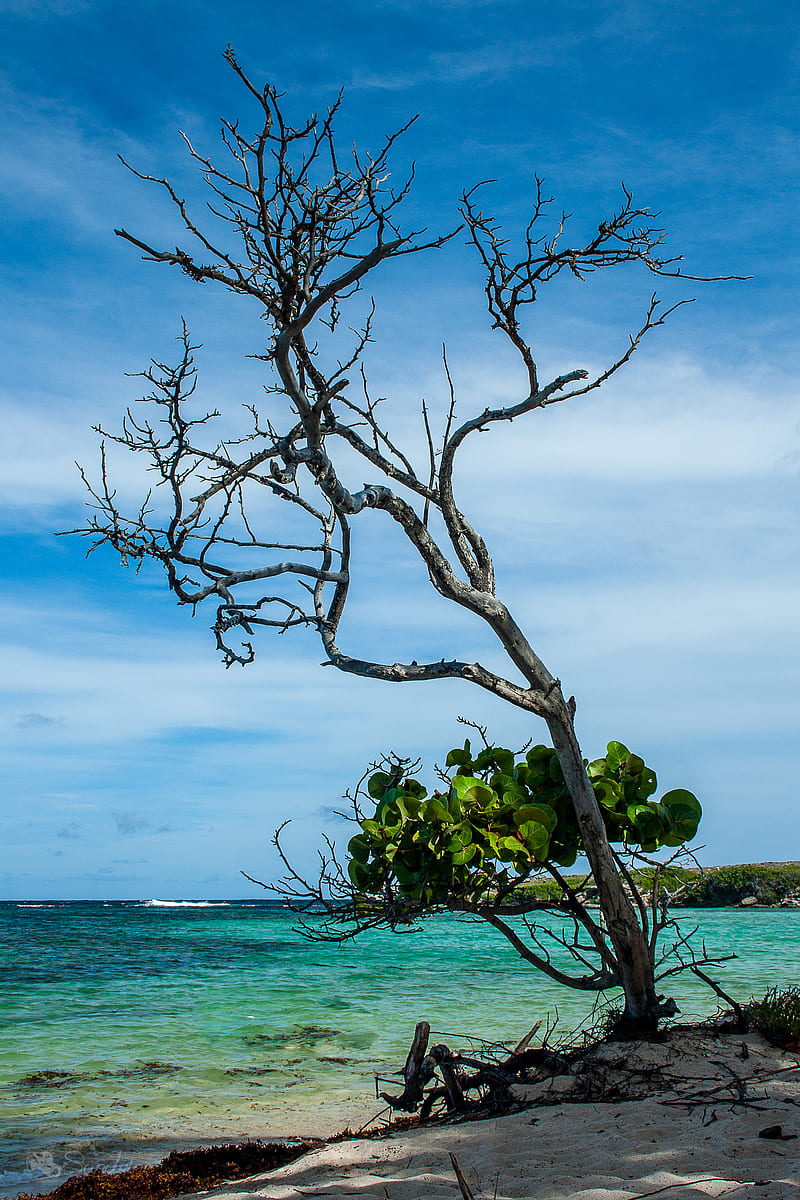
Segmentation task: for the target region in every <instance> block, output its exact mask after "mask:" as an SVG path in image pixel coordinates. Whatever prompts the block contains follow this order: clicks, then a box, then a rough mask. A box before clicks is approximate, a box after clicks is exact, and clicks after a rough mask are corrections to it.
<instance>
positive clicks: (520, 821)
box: [514, 804, 558, 834]
mask: <svg viewBox="0 0 800 1200" xmlns="http://www.w3.org/2000/svg"><path fill="white" fill-rule="evenodd" d="M526 821H536V822H538V824H539V825H542V826H544V828H545V829H546V830H547V832H548V834H551V833H553V832H554V830H555V828H556V825H557V824H558V817H557V816H556V814H555V812H554V811H553V809H552V808H550V806H549V805H547V804H525V805H523V806H522V808H518V809H517V811H516V812H515V813H514V822H515V824H517V825H519V826H520V827H521V826H522V825H524V824H525V822H526Z"/></svg>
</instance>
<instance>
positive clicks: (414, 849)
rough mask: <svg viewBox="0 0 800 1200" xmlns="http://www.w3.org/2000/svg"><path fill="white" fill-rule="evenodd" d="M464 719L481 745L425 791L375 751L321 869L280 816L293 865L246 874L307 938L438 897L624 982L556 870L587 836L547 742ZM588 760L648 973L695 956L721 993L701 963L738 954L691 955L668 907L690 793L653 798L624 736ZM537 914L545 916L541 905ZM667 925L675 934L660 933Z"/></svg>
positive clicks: (387, 917) (666, 971) (349, 929)
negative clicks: (280, 902)
mask: <svg viewBox="0 0 800 1200" xmlns="http://www.w3.org/2000/svg"><path fill="white" fill-rule="evenodd" d="M460 720H461V721H462V723H464V724H466V725H472V726H473V727H474V728H475V729H477V730H478V732H479V734H480V736H481V738H482V740H483V747H482V748H481V749H480V750H478V751H477V752H476V751H475V750H473V748H472V745H471V743H470V739H469V738H467V739H466V741H465V742H464V745H463V747H456V748H454V749H453V750H451V751H450V752H449V754H448V755H447V758H446V761H445V764H444V767H437V768H436V773H437V776H438V783H439V786H437V787H436V789H435V790H434V791H433V792H432V793H430V792H429V790H428V789H427V788H426V787H425V786H424V785H423V784H422V783H421V782H420V780H419V779H418V778H417V775H418V772H419V768H420V765H421V763H420V760H419V759H417V760H410V759H408V758H403V757H399V756H397V755H387V756H384V758H382V759H381V760H379V761H377V762H374V763H372V764H371V765H370V767H369V768H368V770H367V771H366V772H365V774H364V775H363V776H362V777H361V779H360V780H359V782H358V784H357V785H356V787H355V789H354V790H353V791H351V792H348V793H346V799H349V800H350V801H351V805H352V813H351V814H350V815H349V817H348V819H349V820H350V821H351V822H353V823H354V824H355V826H356V830H357V831H356V832H355V835H354V836H353V837H351V838H350V841H349V843H348V847H347V854H348V857H347V860H343V859H342V858H341V857H340V854H339V852H338V851H337V847H336V846H335V844H334V843H333V842H332V841H331V840H330V839H327V849H326V850H323V851H320V858H321V865H320V870H319V874H318V876H317V878H316V879H311V880H309V879H307V878H306V877H304V876H303V875H301V874H300V873H299V872H298V871H297V870H296V869H295V868H294V866H293V865H292V863H291V861H290V859H289V858H288V857H287V855H286V853H285V851H284V848H283V845H282V843H281V834H282V830H283V828H284V826H281V828H280V829H278V831H277V832H276V834H275V838H274V843H275V846H276V848H277V850H278V853H279V855H280V857H281V859H282V861H283V864H284V867H285V868H286V874H285V875H284V876H283V878H281V879H280V880H279V881H278V882H277V883H272V884H268V883H262V882H261V881H260V880H253V882H255V883H260V884H261V886H262V887H265V888H267V889H268V890H270V891H272V892H274V893H277V894H278V895H279V896H280V897H281V898H282V899H284V900H285V901H286V902H287V903H288V905H289V907H290V908H291V909H292V911H293V912H295V913H298V914H300V928H301V929H302V931H303V933H304V934H305V936H306V937H308V938H309V939H311V940H316V941H328V942H331V941H333V942H343V941H347V940H349V939H350V938H353V937H356V936H358V935H359V934H361V933H363V932H364V931H366V930H368V929H375V928H378V927H381V926H383V927H388V928H390V929H398V928H407V927H408V926H409V925H411V924H414V923H417V922H420V921H422V920H423V919H424V918H426V917H428V916H430V915H432V914H433V913H437V912H442V911H445V912H457V913H469V914H472V915H474V916H476V917H479V918H481V919H482V920H484V921H487V922H488V923H489V924H490V925H491V926H492V927H493V928H494V929H495V930H496V931H497V932H498V933H500V934H501V935H502V936H503V937H504V938H506V940H507V941H508V942H509V943H510V944H511V946H512V947H513V948H514V950H515V951H516V952H517V953H518V954H519V955H520V956H521V957H522V958H523V959H524V960H525V961H526V962H528V963H530V964H532V965H533V966H534V967H535V968H536V969H537V970H539V971H541V972H543V974H545V975H547V976H548V977H549V978H550V979H552V980H554V981H555V982H556V983H559V984H561V985H563V986H566V987H570V988H575V989H579V990H582V991H588V992H599V991H604V990H606V989H608V988H612V987H616V986H619V984H620V982H621V980H622V978H623V974H622V971H621V969H620V963H619V960H618V958H617V956H616V952H615V949H614V947H613V945H612V944H611V943H610V939H609V937H608V935H607V931H606V929H605V928H604V923H603V916H602V914H600V915H597V914H595V912H594V911H593V901H596V899H597V891H596V889H595V888H594V887H593V886H592V878H591V875H585V874H584V875H581V874H578V875H573V876H567V875H565V874H564V868H569V867H572V866H573V865H574V863H575V861H576V859H577V858H578V855H579V854H580V853H581V851H582V849H583V847H582V839H581V832H580V828H579V826H578V822H577V820H576V816H575V812H574V808H573V805H572V803H571V797H570V793H569V790H568V788H567V786H566V783H565V780H564V775H563V772H562V770H561V767H560V764H559V761H558V757H557V755H556V752H555V750H554V749H553V748H552V747H549V746H542V745H539V746H533V747H532V748H528V746H525V747H524V748H523V750H522V751H520V752H518V753H517V754H515V753H513V752H512V751H510V750H507V749H505V748H503V747H499V746H494V745H491V744H490V743H489V742H488V740H487V738H486V729H485V727H484V726H481V725H476V724H475V723H474V722H471V721H465V720H464V719H463V718H460ZM526 751H527V753H526ZM585 767H586V771H587V774H588V776H589V778H590V780H591V784H592V788H593V790H594V794H595V797H596V799H597V802H598V805H599V808H600V812H601V815H602V819H603V823H604V826H605V830H606V836H607V838H608V840H609V842H610V843H611V844H612V853H613V855H614V860H615V863H616V865H617V868H618V870H619V873H620V875H621V876H622V879H623V880H624V883H625V885H626V888H627V892H628V896H629V897H630V899H631V900H632V902H633V905H634V910H635V912H636V916H637V919H638V921H639V925H640V927H641V931H642V934H643V936H644V938H645V939H646V942H647V946H648V956H649V961H650V963H651V967H652V971H653V976H654V982H656V983H657V982H659V981H660V980H663V979H666V978H668V977H670V976H672V975H675V974H678V973H679V972H682V971H686V970H691V971H693V972H694V973H695V974H696V975H697V976H699V977H700V978H701V979H703V980H704V981H705V982H706V983H707V984H709V985H710V986H711V988H712V989H713V990H714V991H716V992H717V994H718V995H720V996H724V995H725V994H724V993H723V992H722V991H721V989H720V988H719V987H718V985H716V984H715V983H714V982H713V981H712V980H710V979H709V977H708V976H707V975H706V974H705V973H704V972H703V971H702V970H701V968H702V967H703V966H705V965H708V964H710V963H720V962H724V961H726V960H727V959H728V958H730V957H732V956H731V955H723V956H717V957H709V956H708V954H707V953H706V950H705V947H703V950H702V954H701V955H698V954H697V953H696V951H695V948H694V946H693V944H692V937H693V934H694V932H695V931H692V932H690V933H688V934H687V932H686V930H685V929H683V928H681V926H680V925H679V923H678V922H677V921H676V920H675V919H674V918H673V916H672V915H671V913H670V903H671V902H672V901H673V900H675V899H677V898H678V897H680V896H683V895H684V894H685V893H686V891H687V889H688V887H689V886H690V883H689V881H690V880H691V879H693V878H695V877H696V875H697V871H696V870H694V871H689V872H687V871H686V870H685V866H686V865H688V864H691V865H694V867H695V868H696V863H695V860H694V858H693V856H692V855H691V852H690V851H689V850H688V849H687V847H686V842H687V841H688V840H690V839H691V838H693V837H694V836H695V834H696V832H697V826H698V823H699V820H700V816H701V808H700V804H699V802H698V801H697V798H696V797H695V796H693V795H692V793H691V792H687V791H685V790H683V789H680V788H679V789H675V790H673V791H670V792H667V793H666V795H664V796H662V797H661V799H660V800H659V801H655V800H653V799H651V797H652V796H653V795H654V793H655V791H656V789H657V779H656V775H655V772H654V771H652V770H651V769H650V768H649V767H648V766H647V765H646V763H645V762H644V761H643V760H642V759H641V758H640V757H639V756H638V755H636V754H632V753H631V752H630V751H629V750H628V748H627V746H624V745H622V744H621V743H620V742H610V743H609V745H608V748H607V751H606V754H605V755H604V757H603V758H600V759H596V760H595V761H594V762H592V763H588V762H587V763H585ZM341 815H343V816H345V815H346V814H344V813H343V814H341ZM284 824H288V822H285V823H284ZM614 844H616V846H617V847H618V848H617V849H615V848H614ZM664 847H675V848H676V849H674V851H673V853H672V855H671V857H670V858H668V859H667V860H666V861H664V860H657V859H653V858H651V857H650V855H651V854H652V853H653V852H654V851H657V850H661V849H663V848H664ZM247 878H248V879H252V876H249V875H248V876H247ZM309 914H311V919H307V918H308V916H309ZM544 914H548V916H549V918H551V919H549V920H542V917H543V915H544ZM552 918H555V919H554V920H553V919H552ZM667 930H669V931H670V933H671V935H672V940H671V941H669V940H668V939H665V938H664V937H663V935H665V933H666V931H667ZM665 941H667V943H668V944H665ZM576 972H577V973H576ZM659 999H660V998H659ZM725 999H728V1000H729V1001H730V998H729V997H725ZM730 1002H731V1003H732V1004H733V1005H734V1007H735V1002H733V1001H730ZM660 1011H661V1012H662V1013H663V1014H664V1015H671V1014H672V1013H674V1012H676V1011H677V1007H676V1005H675V1004H674V1001H671V1000H668V1001H666V1002H662V1003H661V1004H660ZM630 1025H631V1022H630V1021H623V1022H622V1025H621V1028H620V1032H621V1033H622V1034H623V1035H625V1034H627V1033H629V1032H631V1030H630ZM635 1031H636V1032H638V1031H639V1026H638V1025H637V1026H635ZM403 1104H405V1098H404V1099H403Z"/></svg>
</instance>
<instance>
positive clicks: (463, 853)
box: [451, 842, 478, 867]
mask: <svg viewBox="0 0 800 1200" xmlns="http://www.w3.org/2000/svg"><path fill="white" fill-rule="evenodd" d="M477 853H478V847H477V846H476V845H475V843H474V842H472V843H471V844H470V845H469V846H463V847H462V848H461V849H460V850H454V851H453V853H452V855H451V858H452V860H453V865H454V866H456V867H463V866H464V864H465V863H468V862H471V861H472V859H473V858H474V857H475V855H476V854H477Z"/></svg>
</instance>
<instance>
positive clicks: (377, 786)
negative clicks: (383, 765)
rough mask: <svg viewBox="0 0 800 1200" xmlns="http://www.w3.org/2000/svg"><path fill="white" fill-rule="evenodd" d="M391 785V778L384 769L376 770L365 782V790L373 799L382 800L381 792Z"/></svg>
mask: <svg viewBox="0 0 800 1200" xmlns="http://www.w3.org/2000/svg"><path fill="white" fill-rule="evenodd" d="M391 786H392V778H391V776H390V775H387V774H386V772H385V771H376V773H375V774H374V775H370V777H369V782H368V783H367V790H368V792H369V794H370V796H372V799H373V800H382V799H383V793H384V792H385V791H386V789H387V788H388V787H391Z"/></svg>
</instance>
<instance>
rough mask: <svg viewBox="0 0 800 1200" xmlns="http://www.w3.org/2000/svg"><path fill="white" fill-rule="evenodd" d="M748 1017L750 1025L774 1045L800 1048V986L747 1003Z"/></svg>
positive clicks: (777, 991)
mask: <svg viewBox="0 0 800 1200" xmlns="http://www.w3.org/2000/svg"><path fill="white" fill-rule="evenodd" d="M747 1016H748V1019H749V1021H750V1024H751V1026H752V1027H753V1028H754V1029H757V1030H758V1032H759V1033H760V1034H762V1035H763V1036H764V1037H765V1038H766V1039H767V1041H768V1042H772V1044H773V1046H780V1047H781V1048H782V1049H786V1050H794V1051H797V1050H799V1049H800V987H792V988H786V990H785V991H780V990H779V989H778V988H773V989H772V991H771V992H767V994H766V996H765V997H764V998H763V1000H753V1001H751V1002H750V1004H748V1006H747Z"/></svg>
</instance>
